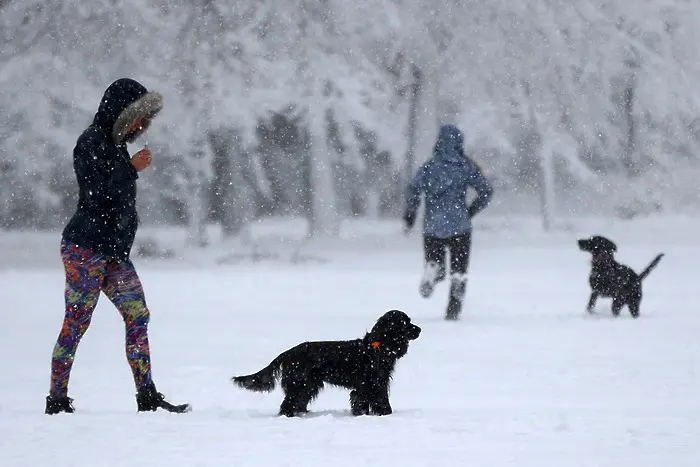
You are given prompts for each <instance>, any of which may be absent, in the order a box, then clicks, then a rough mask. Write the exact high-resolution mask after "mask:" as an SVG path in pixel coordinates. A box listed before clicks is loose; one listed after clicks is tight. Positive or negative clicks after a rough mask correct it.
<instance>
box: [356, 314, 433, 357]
mask: <svg viewBox="0 0 700 467" xmlns="http://www.w3.org/2000/svg"><path fill="white" fill-rule="evenodd" d="M420 333H421V328H420V327H418V326H416V325H415V324H413V323H411V318H410V317H409V316H408V315H407V314H406V313H404V312H403V311H400V310H390V311H387V312H386V313H384V315H382V316H381V317H380V318H379V319H378V320H377V322H376V323H375V325H374V327H372V330H371V331H370V332H369V333H367V336H366V339H367V340H368V341H369V343H370V345H371V346H372V347H373V348H375V349H379V348H386V349H387V350H389V351H390V352H391V353H392V354H393V355H395V357H396V358H401V357H403V356H404V355H406V352H408V343H409V342H410V341H412V340H414V339H418V336H420Z"/></svg>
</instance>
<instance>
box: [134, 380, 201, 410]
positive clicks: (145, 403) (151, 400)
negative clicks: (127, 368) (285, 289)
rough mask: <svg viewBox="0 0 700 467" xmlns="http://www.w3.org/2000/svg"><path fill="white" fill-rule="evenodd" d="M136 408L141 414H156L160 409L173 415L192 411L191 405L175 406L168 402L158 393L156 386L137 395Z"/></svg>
mask: <svg viewBox="0 0 700 467" xmlns="http://www.w3.org/2000/svg"><path fill="white" fill-rule="evenodd" d="M136 406H137V407H138V411H139V412H155V411H156V410H157V409H159V408H160V409H163V410H166V411H168V412H173V413H185V412H189V411H190V410H191V407H190V405H189V404H180V405H173V404H171V403H170V402H168V401H166V400H165V396H164V395H163V394H161V393H159V392H158V391H156V388H155V386H151V387H149V388H146V389H142V390H140V391H139V392H138V393H136Z"/></svg>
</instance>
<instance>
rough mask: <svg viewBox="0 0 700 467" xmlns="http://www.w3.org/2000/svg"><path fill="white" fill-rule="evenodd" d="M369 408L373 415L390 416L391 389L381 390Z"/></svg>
mask: <svg viewBox="0 0 700 467" xmlns="http://www.w3.org/2000/svg"><path fill="white" fill-rule="evenodd" d="M369 407H370V411H371V413H372V414H373V415H390V414H391V413H392V410H391V404H390V403H389V388H388V387H384V388H382V389H380V390H379V391H378V392H377V393H376V394H375V395H374V397H373V398H372V401H371V402H370V405H369Z"/></svg>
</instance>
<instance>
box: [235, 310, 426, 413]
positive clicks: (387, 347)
mask: <svg viewBox="0 0 700 467" xmlns="http://www.w3.org/2000/svg"><path fill="white" fill-rule="evenodd" d="M420 332H421V328H419V327H418V326H416V325H415V324H412V323H411V318H409V316H408V315H407V314H406V313H404V312H403V311H399V310H391V311H388V312H387V313H385V314H384V315H383V316H382V317H381V318H379V319H378V320H377V323H376V324H375V325H374V327H373V328H372V330H371V331H370V332H368V333H367V334H366V335H365V337H364V338H362V339H356V340H351V341H319V342H304V343H303V344H299V345H297V346H296V347H292V348H291V349H289V350H287V351H285V352H283V353H282V354H280V355H279V356H278V357H277V358H275V359H274V360H273V361H272V362H271V363H270V364H269V365H268V366H267V367H265V368H263V369H262V370H260V371H258V372H257V373H255V374H252V375H247V376H234V377H233V378H232V381H233V382H234V383H235V384H237V385H239V386H240V387H242V388H244V389H248V390H250V391H258V392H269V391H272V390H273V389H274V388H275V384H276V382H277V379H279V378H280V377H281V380H282V389H283V390H284V396H285V397H284V400H283V401H282V405H281V406H280V412H279V414H280V415H286V416H287V417H294V416H297V415H300V414H303V413H305V412H307V406H308V404H309V402H311V401H312V400H313V399H314V398H315V397H316V396H317V395H318V393H319V392H320V391H321V389H322V388H323V384H324V383H328V384H333V385H336V386H341V387H344V388H347V389H350V390H351V392H350V407H351V409H352V414H353V415H369V414H372V415H388V414H390V413H391V405H390V404H389V383H390V382H391V375H392V373H393V371H394V367H395V366H396V361H397V360H398V359H399V358H401V357H403V356H404V355H406V352H408V343H409V341H411V340H414V339H417V338H418V336H419V335H420Z"/></svg>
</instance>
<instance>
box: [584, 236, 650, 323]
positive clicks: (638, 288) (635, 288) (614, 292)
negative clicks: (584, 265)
mask: <svg viewBox="0 0 700 467" xmlns="http://www.w3.org/2000/svg"><path fill="white" fill-rule="evenodd" d="M578 247H579V249H581V250H583V251H587V252H589V253H591V255H592V256H593V258H592V260H591V265H592V267H591V276H590V278H589V279H588V283H589V284H590V286H591V298H590V299H589V300H588V308H587V309H588V312H589V313H592V312H593V306H594V305H595V302H596V300H597V299H598V297H599V296H602V297H608V298H612V299H613V303H612V312H613V315H615V316H618V315H619V314H620V310H622V307H623V306H625V305H627V306H628V307H629V310H630V313H631V314H632V317H634V318H637V317H639V305H640V304H641V302H642V280H644V278H645V277H647V276H648V275H649V273H650V272H651V271H652V270H653V269H654V268H655V267H656V265H657V264H659V261H661V258H662V257H663V256H664V255H663V253H662V254H660V255H658V256H657V257H656V258H654V260H653V261H652V262H651V264H649V266H647V268H646V269H645V270H644V271H642V273H641V274H637V273H636V272H634V271H633V270H632V269H630V268H628V267H627V266H624V265H622V264H620V263H618V262H617V261H615V257H614V253H615V252H616V251H617V245H615V243H613V242H612V241H611V240H609V239H607V238H605V237H603V236H600V235H595V236H593V237H591V238H588V239H582V240H579V241H578Z"/></svg>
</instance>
